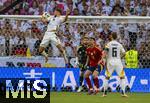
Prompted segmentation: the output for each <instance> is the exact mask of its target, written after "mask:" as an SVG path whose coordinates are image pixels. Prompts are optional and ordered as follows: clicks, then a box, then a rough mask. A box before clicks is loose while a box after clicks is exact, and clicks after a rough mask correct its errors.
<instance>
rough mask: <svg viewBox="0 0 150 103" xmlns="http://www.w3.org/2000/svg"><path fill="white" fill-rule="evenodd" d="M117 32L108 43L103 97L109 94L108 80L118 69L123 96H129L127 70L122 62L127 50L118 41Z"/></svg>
mask: <svg viewBox="0 0 150 103" xmlns="http://www.w3.org/2000/svg"><path fill="white" fill-rule="evenodd" d="M116 39H117V33H115V32H114V33H112V35H111V41H110V42H109V43H108V44H107V45H106V47H105V50H106V61H107V62H106V66H107V67H106V72H105V75H106V78H105V82H104V93H103V97H105V96H107V89H108V80H109V79H110V77H111V75H112V73H113V72H114V71H116V73H117V75H118V76H119V78H120V85H121V89H122V92H121V93H122V96H123V97H127V95H126V93H125V86H126V85H125V72H124V69H123V64H122V62H121V57H123V56H124V55H125V50H124V48H123V46H122V45H121V44H120V43H119V42H117V40H116Z"/></svg>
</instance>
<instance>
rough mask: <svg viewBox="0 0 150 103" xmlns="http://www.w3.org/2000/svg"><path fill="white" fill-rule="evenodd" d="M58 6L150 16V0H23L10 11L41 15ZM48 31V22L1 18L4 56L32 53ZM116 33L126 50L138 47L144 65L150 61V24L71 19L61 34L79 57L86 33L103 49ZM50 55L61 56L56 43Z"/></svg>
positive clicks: (0, 2) (0, 1)
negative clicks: (79, 49) (81, 40)
mask: <svg viewBox="0 0 150 103" xmlns="http://www.w3.org/2000/svg"><path fill="white" fill-rule="evenodd" d="M13 1H14V0H0V9H3V8H4V7H7V6H8V5H9V4H11V3H12V2H13ZM55 7H59V8H62V10H63V14H65V11H66V10H67V9H68V8H69V9H70V10H71V15H88V16H90V15H93V16H96V15H99V16H100V15H105V16H106V15H107V16H109V15H114V16H120V15H139V16H150V0H23V2H21V3H19V4H18V5H17V6H15V7H14V8H13V9H11V10H9V12H7V13H6V14H19V15H40V14H42V13H43V12H49V13H50V14H51V15H52V14H53V9H54V8H55ZM45 31H46V24H43V22H41V21H31V20H8V19H3V20H0V56H16V55H17V56H26V54H27V52H30V54H31V55H32V56H38V55H40V54H39V52H38V49H39V45H40V42H41V40H42V38H43V35H44V32H45ZM112 32H117V33H118V37H119V38H118V41H120V42H121V43H122V44H123V45H124V47H125V49H126V50H129V49H135V50H137V51H138V53H139V61H140V67H144V68H146V66H149V64H148V63H150V49H149V48H150V23H127V22H124V23H117V22H111V23H101V22H86V20H85V22H83V21H82V20H81V21H78V22H73V23H71V22H68V23H66V24H64V25H61V27H60V28H59V30H58V32H57V35H58V36H59V38H60V40H61V42H62V44H63V46H64V48H65V49H66V52H67V55H68V57H75V53H76V50H77V47H78V46H79V44H80V39H81V38H82V36H85V35H87V36H92V37H95V38H96V43H97V45H99V46H100V47H101V48H104V45H105V44H106V43H107V42H108V41H109V35H110V34H111V33H112ZM46 52H47V53H48V54H49V56H54V57H59V56H61V55H60V53H59V51H58V49H57V48H56V47H55V45H53V44H51V43H50V44H49V46H48V47H47V49H46Z"/></svg>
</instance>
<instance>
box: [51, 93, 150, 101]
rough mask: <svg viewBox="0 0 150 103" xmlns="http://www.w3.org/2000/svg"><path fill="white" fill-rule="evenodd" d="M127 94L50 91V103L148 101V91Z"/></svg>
mask: <svg viewBox="0 0 150 103" xmlns="http://www.w3.org/2000/svg"><path fill="white" fill-rule="evenodd" d="M128 96H129V97H127V98H125V97H121V95H120V94H119V93H109V94H108V96H107V97H104V98H103V97H102V93H99V94H97V95H87V93H71V92H51V94H50V103H150V93H128Z"/></svg>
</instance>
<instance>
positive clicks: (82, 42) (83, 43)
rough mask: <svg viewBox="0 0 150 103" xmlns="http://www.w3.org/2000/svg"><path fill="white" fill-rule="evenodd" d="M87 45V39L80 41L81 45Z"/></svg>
mask: <svg viewBox="0 0 150 103" xmlns="http://www.w3.org/2000/svg"><path fill="white" fill-rule="evenodd" d="M87 43H88V37H86V36H85V37H83V38H82V39H81V45H84V46H87Z"/></svg>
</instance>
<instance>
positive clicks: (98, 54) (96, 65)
mask: <svg viewBox="0 0 150 103" xmlns="http://www.w3.org/2000/svg"><path fill="white" fill-rule="evenodd" d="M88 45H89V47H88V48H87V50H86V51H87V56H88V57H87V63H88V66H89V68H88V69H87V70H86V72H85V74H84V77H85V79H86V82H87V85H88V87H89V93H88V94H89V95H91V94H97V93H98V91H99V80H98V75H99V72H100V71H101V69H102V65H101V64H102V63H101V62H102V55H103V51H102V50H101V49H100V48H98V47H97V46H96V44H95V39H94V38H90V39H89V42H88ZM91 74H92V75H93V82H94V85H95V88H93V86H92V84H91V80H90V78H89V76H90V75H91Z"/></svg>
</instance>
